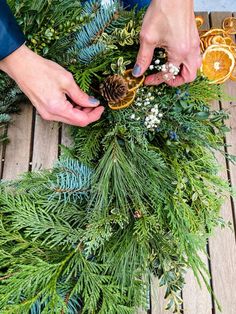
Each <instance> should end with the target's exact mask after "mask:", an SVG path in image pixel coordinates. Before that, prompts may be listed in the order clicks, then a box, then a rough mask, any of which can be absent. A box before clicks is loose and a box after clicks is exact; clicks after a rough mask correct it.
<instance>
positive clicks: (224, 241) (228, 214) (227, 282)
mask: <svg viewBox="0 0 236 314" xmlns="http://www.w3.org/2000/svg"><path fill="white" fill-rule="evenodd" d="M230 15H231V13H230V12H224V13H219V12H216V13H212V14H211V23H212V26H213V27H219V26H221V25H222V21H223V19H224V18H225V17H228V16H230ZM232 84H235V83H232V82H227V83H226V84H225V88H226V89H227V90H228V92H230V91H231V89H233V90H235V88H236V85H235V86H234V87H233V85H232ZM214 106H215V107H216V108H217V107H218V106H219V105H218V103H216V102H214ZM226 106H228V104H227V103H226V102H224V101H223V102H222V107H226ZM218 108H219V107H218ZM229 124H230V125H231V126H235V116H234V115H232V116H231V118H230V121H229ZM235 137H236V132H235V128H234V127H233V128H232V131H231V133H230V134H229V135H227V138H226V141H227V144H233V145H235ZM230 141H232V143H230ZM217 158H218V161H219V162H220V164H221V165H222V166H223V169H222V172H221V176H222V178H224V179H226V180H227V179H228V177H227V169H226V161H225V158H224V157H223V156H222V155H220V154H218V155H217ZM231 171H233V173H234V175H236V174H235V169H234V170H233V169H232V168H231ZM233 173H232V174H231V175H233ZM231 205H232V203H231V200H230V198H228V199H227V200H226V202H225V204H224V206H223V207H222V211H221V215H222V217H223V218H224V219H225V221H230V222H231V223H233V209H232V206H231ZM209 243H210V256H211V269H212V276H213V289H214V292H215V294H216V296H217V298H218V300H219V302H220V304H221V306H222V312H220V311H219V310H218V309H217V308H216V309H215V313H216V314H220V313H222V314H235V313H236V294H235V290H236V271H235V268H236V246H235V234H234V232H233V231H231V230H230V229H228V228H227V229H224V230H219V229H218V230H216V231H215V235H214V237H212V238H210V240H209Z"/></svg>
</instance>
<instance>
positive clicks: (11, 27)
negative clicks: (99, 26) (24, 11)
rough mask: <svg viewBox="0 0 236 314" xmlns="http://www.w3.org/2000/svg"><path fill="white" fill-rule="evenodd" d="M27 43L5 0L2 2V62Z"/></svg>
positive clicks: (0, 4)
mask: <svg viewBox="0 0 236 314" xmlns="http://www.w3.org/2000/svg"><path fill="white" fill-rule="evenodd" d="M24 42H25V37H24V35H23V33H22V32H21V30H20V27H19V26H18V24H17V22H16V20H15V18H14V16H13V14H12V12H11V10H10V8H9V7H8V5H7V3H6V1H5V0H0V60H2V59H3V58H5V57H7V56H8V55H9V54H11V53H12V52H13V51H15V50H16V49H17V48H19V47H20V46H21V45H23V43H24Z"/></svg>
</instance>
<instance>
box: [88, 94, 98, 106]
mask: <svg viewBox="0 0 236 314" xmlns="http://www.w3.org/2000/svg"><path fill="white" fill-rule="evenodd" d="M89 102H91V104H94V105H95V104H99V100H98V99H96V98H95V97H93V96H90V97H89Z"/></svg>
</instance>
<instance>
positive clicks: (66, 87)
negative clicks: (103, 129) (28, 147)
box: [0, 45, 104, 127]
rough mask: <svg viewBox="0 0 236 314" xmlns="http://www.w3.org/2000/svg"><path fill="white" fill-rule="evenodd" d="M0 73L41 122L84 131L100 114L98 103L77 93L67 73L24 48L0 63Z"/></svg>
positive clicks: (100, 108)
mask: <svg viewBox="0 0 236 314" xmlns="http://www.w3.org/2000/svg"><path fill="white" fill-rule="evenodd" d="M0 69H1V70H2V71H4V72H6V73H7V74H8V75H9V76H10V77H11V78H13V79H14V80H15V81H16V83H17V84H18V86H19V87H20V89H21V90H22V91H23V92H24V93H25V95H26V96H27V97H28V98H29V99H30V101H31V102H32V104H33V105H34V106H35V107H36V109H37V111H38V112H39V114H40V115H41V117H42V118H43V119H45V120H53V121H61V122H65V123H67V124H71V125H76V126H81V127H84V126H86V125H88V124H89V123H91V122H94V121H96V120H98V119H99V118H100V117H101V115H102V113H103V111H104V107H102V106H98V105H99V101H98V100H96V99H95V98H94V97H89V96H88V95H87V94H86V93H84V92H83V91H81V90H80V88H79V87H78V85H77V84H76V82H75V81H74V79H73V77H72V74H71V73H69V72H68V71H66V70H65V69H64V68H62V67H61V66H60V65H58V64H57V63H55V62H52V61H49V60H47V59H44V58H42V57H40V56H38V55H37V54H35V53H34V52H32V51H31V50H30V49H29V48H27V47H26V46H25V45H23V46H21V47H20V48H18V49H17V50H16V51H15V52H13V53H12V54H10V55H9V56H8V57H6V58H5V59H3V60H1V61H0ZM68 97H69V98H68ZM70 99H71V100H72V101H73V105H74V106H73V105H72V103H71V102H70Z"/></svg>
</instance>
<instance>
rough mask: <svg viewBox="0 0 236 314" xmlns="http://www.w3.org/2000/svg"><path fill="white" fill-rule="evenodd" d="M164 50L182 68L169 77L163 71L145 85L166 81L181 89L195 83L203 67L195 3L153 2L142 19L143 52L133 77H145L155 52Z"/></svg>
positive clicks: (182, 0) (141, 46)
mask: <svg viewBox="0 0 236 314" xmlns="http://www.w3.org/2000/svg"><path fill="white" fill-rule="evenodd" d="M156 47H162V48H165V49H166V51H167V53H168V62H169V63H170V64H173V65H174V66H176V67H177V68H179V69H180V72H179V74H178V75H177V76H176V77H175V78H173V74H172V75H171V74H169V75H170V76H169V77H168V78H167V77H166V76H165V74H163V73H162V72H160V73H157V74H152V75H149V76H148V77H147V78H146V80H145V84H146V85H159V84H161V83H163V82H166V83H167V84H168V85H170V86H179V85H182V84H184V83H188V82H191V81H193V80H194V79H195V78H196V74H197V69H198V68H199V67H200V66H201V56H200V39H199V35H198V30H197V27H196V23H195V18H194V11H193V1H192V0H168V1H167V0H153V1H152V2H151V4H150V6H149V7H148V9H147V12H146V14H145V16H144V19H143V25H142V29H141V33H140V49H139V53H138V56H137V61H136V64H135V66H134V69H133V75H134V76H136V77H138V76H140V75H142V74H143V73H144V72H145V71H146V70H147V68H148V67H149V65H150V63H151V61H152V58H153V53H154V49H155V48H156Z"/></svg>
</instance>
